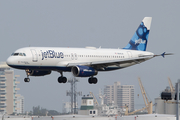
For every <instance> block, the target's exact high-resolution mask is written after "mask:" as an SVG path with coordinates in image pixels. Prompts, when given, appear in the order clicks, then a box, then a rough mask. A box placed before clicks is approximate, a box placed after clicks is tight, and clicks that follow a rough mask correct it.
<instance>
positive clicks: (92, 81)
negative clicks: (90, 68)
mask: <svg viewBox="0 0 180 120" xmlns="http://www.w3.org/2000/svg"><path fill="white" fill-rule="evenodd" d="M97 81H98V80H97V78H96V77H90V78H89V79H88V82H89V84H92V83H93V84H96V83H97Z"/></svg>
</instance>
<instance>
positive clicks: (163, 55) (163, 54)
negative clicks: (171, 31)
mask: <svg viewBox="0 0 180 120" xmlns="http://www.w3.org/2000/svg"><path fill="white" fill-rule="evenodd" d="M165 55H174V54H173V53H166V52H164V53H162V54H160V55H154V57H157V56H162V57H163V58H164V57H165Z"/></svg>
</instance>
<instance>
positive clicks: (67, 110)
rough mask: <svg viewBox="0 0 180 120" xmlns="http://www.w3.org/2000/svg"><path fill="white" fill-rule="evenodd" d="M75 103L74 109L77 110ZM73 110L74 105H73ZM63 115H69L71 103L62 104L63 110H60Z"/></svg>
mask: <svg viewBox="0 0 180 120" xmlns="http://www.w3.org/2000/svg"><path fill="white" fill-rule="evenodd" d="M77 106H78V105H77V102H76V109H78V108H77ZM73 109H75V104H73ZM62 112H63V113H71V102H64V103H63V110H62Z"/></svg>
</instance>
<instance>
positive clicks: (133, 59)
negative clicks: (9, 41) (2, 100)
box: [6, 17, 170, 84]
mask: <svg viewBox="0 0 180 120" xmlns="http://www.w3.org/2000/svg"><path fill="white" fill-rule="evenodd" d="M151 21H152V17H145V18H144V19H143V20H142V22H141V23H140V25H139V27H138V28H137V30H136V32H135V33H134V35H133V37H132V38H131V40H130V41H129V43H128V44H127V46H126V47H124V48H122V49H119V48H118V49H103V48H101V47H99V48H96V47H86V48H65V47H25V48H20V49H18V50H16V51H15V52H14V53H12V54H11V56H10V57H9V58H8V59H7V61H6V63H7V65H8V66H10V67H12V68H16V69H21V70H25V72H26V74H27V78H24V81H25V82H29V81H30V78H29V76H44V75H49V74H50V73H51V71H57V72H59V73H60V74H61V76H60V77H58V82H59V83H66V82H67V78H66V77H64V76H63V72H72V73H73V75H74V76H75V77H89V79H88V82H89V83H90V84H96V83H97V81H98V79H97V78H96V77H94V76H95V75H97V74H98V72H99V71H112V70H117V69H122V68H126V67H129V66H132V65H135V64H139V63H141V62H144V61H146V60H149V59H151V58H153V57H156V56H160V55H154V53H152V52H147V51H146V47H147V42H148V36H149V32H150V26H151ZM165 55H170V54H166V53H165V52H164V53H163V54H161V56H163V57H164V56H165Z"/></svg>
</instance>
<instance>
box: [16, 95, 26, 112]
mask: <svg viewBox="0 0 180 120" xmlns="http://www.w3.org/2000/svg"><path fill="white" fill-rule="evenodd" d="M16 96H17V100H16V103H17V107H16V110H17V112H16V113H18V114H22V113H24V97H23V96H22V95H20V94H17V95H16Z"/></svg>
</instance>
